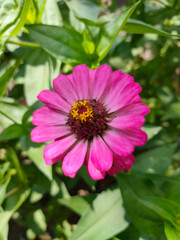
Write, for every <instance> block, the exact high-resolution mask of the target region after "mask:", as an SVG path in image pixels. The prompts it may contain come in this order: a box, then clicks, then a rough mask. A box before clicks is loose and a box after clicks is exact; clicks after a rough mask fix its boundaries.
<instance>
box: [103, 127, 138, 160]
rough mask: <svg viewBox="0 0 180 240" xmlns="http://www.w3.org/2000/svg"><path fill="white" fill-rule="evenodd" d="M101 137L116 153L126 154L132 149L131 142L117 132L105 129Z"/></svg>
mask: <svg viewBox="0 0 180 240" xmlns="http://www.w3.org/2000/svg"><path fill="white" fill-rule="evenodd" d="M103 138H104V140H105V141H106V143H107V144H108V145H109V147H110V148H111V150H112V151H113V152H115V153H116V154H117V155H120V156H128V155H129V154H131V153H132V152H133V151H134V146H133V144H132V142H131V141H130V140H129V139H127V138H126V137H124V136H122V135H121V134H119V133H118V132H113V131H107V132H106V134H105V135H104V136H103Z"/></svg>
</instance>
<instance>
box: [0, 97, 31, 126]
mask: <svg viewBox="0 0 180 240" xmlns="http://www.w3.org/2000/svg"><path fill="white" fill-rule="evenodd" d="M26 110H27V107H25V106H24V105H21V104H19V103H17V102H15V101H14V100H13V99H12V98H1V99H0V113H1V114H3V115H4V116H5V117H7V118H8V119H10V120H12V121H13V122H14V123H17V124H21V123H22V117H23V115H24V113H25V112H26Z"/></svg>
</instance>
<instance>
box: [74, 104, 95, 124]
mask: <svg viewBox="0 0 180 240" xmlns="http://www.w3.org/2000/svg"><path fill="white" fill-rule="evenodd" d="M81 111H82V112H81ZM70 114H71V115H72V116H73V118H74V119H76V120H80V121H81V122H86V121H90V122H91V121H92V118H93V107H92V106H91V105H90V103H89V101H87V100H82V101H76V102H74V104H73V105H72V106H71V110H70Z"/></svg>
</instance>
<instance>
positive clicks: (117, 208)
mask: <svg viewBox="0 0 180 240" xmlns="http://www.w3.org/2000/svg"><path fill="white" fill-rule="evenodd" d="M124 215H125V211H124V208H123V206H122V198H121V195H120V192H119V190H118V189H116V190H108V191H106V192H102V193H101V194H99V196H98V197H97V198H96V199H95V200H94V201H93V204H92V207H90V208H88V209H87V211H86V212H85V213H84V214H83V216H82V217H81V219H80V221H79V222H78V225H77V228H76V230H75V231H74V232H73V233H72V236H71V237H70V239H69V240H85V239H93V240H99V239H101V240H105V239H109V238H110V237H112V236H114V235H115V234H117V233H119V232H121V231H122V230H124V229H125V228H126V227H127V225H128V223H127V221H126V220H125V216H124Z"/></svg>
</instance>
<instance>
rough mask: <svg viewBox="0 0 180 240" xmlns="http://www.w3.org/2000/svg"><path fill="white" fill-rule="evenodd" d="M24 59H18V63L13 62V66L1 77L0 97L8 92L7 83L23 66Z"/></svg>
mask: <svg viewBox="0 0 180 240" xmlns="http://www.w3.org/2000/svg"><path fill="white" fill-rule="evenodd" d="M21 61H22V57H21V58H19V59H17V60H16V61H13V63H11V66H10V67H9V68H8V69H7V70H6V71H5V72H4V74H3V75H1V76H0V86H1V88H0V97H2V96H3V95H4V93H5V91H6V88H7V83H8V82H9V81H10V80H11V79H12V77H13V75H14V73H15V71H16V69H17V68H18V67H19V65H20V64H21Z"/></svg>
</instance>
